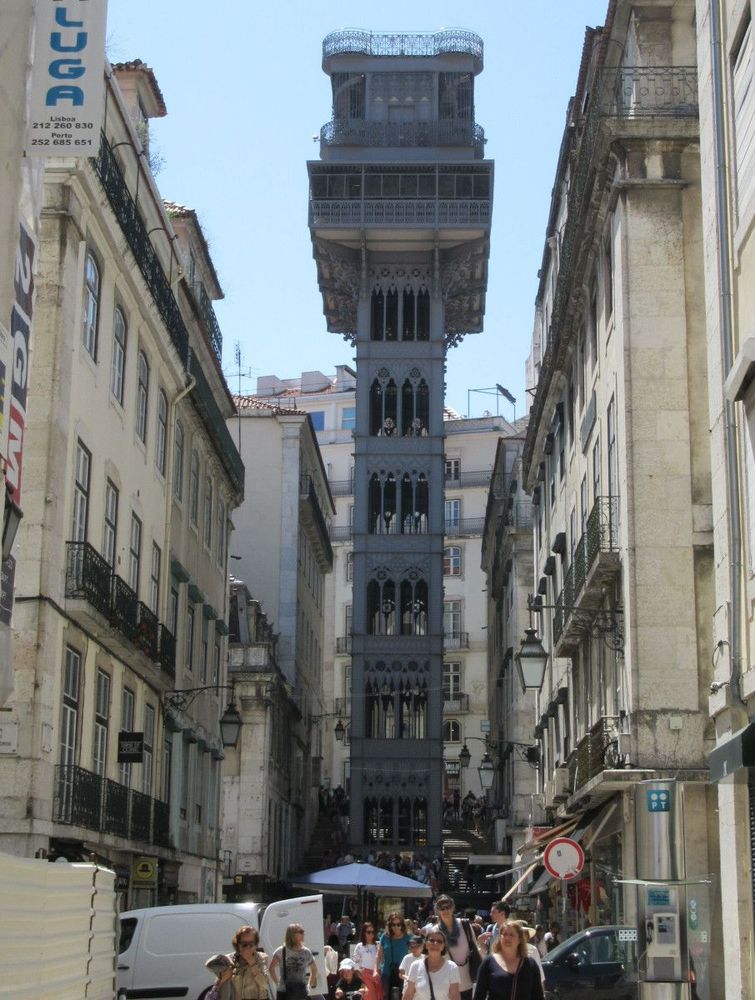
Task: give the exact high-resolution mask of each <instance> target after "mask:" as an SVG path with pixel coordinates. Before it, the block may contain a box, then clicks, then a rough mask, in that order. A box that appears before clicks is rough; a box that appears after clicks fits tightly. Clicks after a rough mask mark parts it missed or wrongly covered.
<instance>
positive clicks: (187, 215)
mask: <svg viewBox="0 0 755 1000" xmlns="http://www.w3.org/2000/svg"><path fill="white" fill-rule="evenodd" d="M163 205H164V206H165V211H166V212H167V213H168V216H169V217H170V218H171V219H188V220H189V222H191V223H193V225H194V231H195V232H196V234H197V236H198V238H199V240H200V242H201V244H202V250H203V251H204V255H205V259H206V260H207V266H208V268H209V269H210V273H211V275H212V279H213V281H214V282H215V285H216V286H217V289H218V291H219V292H220V298H223V290H222V288H221V287H220V281H219V279H218V273H217V271H216V270H215V265H214V264H213V262H212V257H211V256H210V248H209V246H208V245H207V240H206V239H205V235H204V231H203V230H202V226H201V224H200V222H199V219H198V218H197V213H196V212H195V211H194V209H193V208H188V207H187V206H186V205H179V204H178V202H177V201H168V200H167V199H166V198H163Z"/></svg>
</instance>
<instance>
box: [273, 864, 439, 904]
mask: <svg viewBox="0 0 755 1000" xmlns="http://www.w3.org/2000/svg"><path fill="white" fill-rule="evenodd" d="M292 885H295V886H300V887H302V888H304V889H317V890H319V891H321V892H349V893H355V892H356V893H361V892H362V890H366V891H367V892H371V893H373V895H375V896H413V897H419V896H425V897H427V896H432V890H431V888H430V886H429V885H425V884H424V883H423V882H417V881H416V879H413V878H407V877H406V876H405V875H397V874H396V873H395V872H392V871H390V870H389V869H386V868H378V867H377V866H376V865H367V864H364V863H362V862H359V861H355V862H354V863H353V864H351V865H338V867H336V868H324V869H323V870H322V871H319V872H312V873H311V874H309V875H302V876H301V877H299V878H296V879H293V880H292Z"/></svg>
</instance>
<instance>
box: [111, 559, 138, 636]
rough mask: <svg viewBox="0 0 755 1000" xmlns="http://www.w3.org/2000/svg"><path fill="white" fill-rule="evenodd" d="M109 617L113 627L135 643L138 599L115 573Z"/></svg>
mask: <svg viewBox="0 0 755 1000" xmlns="http://www.w3.org/2000/svg"><path fill="white" fill-rule="evenodd" d="M110 615H111V621H112V623H113V625H115V627H116V628H118V629H119V630H120V631H121V632H123V634H124V635H125V636H127V637H128V638H129V639H131V641H132V642H135V641H136V638H137V634H138V631H137V627H138V621H139V617H138V616H139V599H138V597H137V596H136V593H135V591H133V590H132V589H131V587H129V585H128V584H127V583H126V581H125V580H122V579H121V578H120V577H119V576H118V575H117V574H116V573H114V574H113V591H112V598H111V610H110Z"/></svg>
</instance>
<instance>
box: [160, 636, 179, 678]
mask: <svg viewBox="0 0 755 1000" xmlns="http://www.w3.org/2000/svg"><path fill="white" fill-rule="evenodd" d="M160 666H161V667H162V669H163V671H164V672H165V673H166V674H167V675H168V677H170V678H171V679H174V678H175V676H176V637H175V636H174V635H173V633H172V632H171V631H170V629H169V628H168V627H167V626H166V625H160Z"/></svg>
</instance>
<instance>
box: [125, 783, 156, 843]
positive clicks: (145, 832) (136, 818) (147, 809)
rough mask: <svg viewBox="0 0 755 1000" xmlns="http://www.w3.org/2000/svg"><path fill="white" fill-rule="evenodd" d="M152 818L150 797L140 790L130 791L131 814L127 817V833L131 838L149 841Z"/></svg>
mask: <svg viewBox="0 0 755 1000" xmlns="http://www.w3.org/2000/svg"><path fill="white" fill-rule="evenodd" d="M151 819H152V799H151V797H150V796H149V795H144V794H143V793H142V792H135V791H132V792H131V815H130V817H129V834H130V836H131V839H132V840H145V841H147V842H149V840H150V839H151V837H150V833H151V830H150V827H151Z"/></svg>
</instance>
